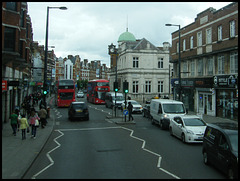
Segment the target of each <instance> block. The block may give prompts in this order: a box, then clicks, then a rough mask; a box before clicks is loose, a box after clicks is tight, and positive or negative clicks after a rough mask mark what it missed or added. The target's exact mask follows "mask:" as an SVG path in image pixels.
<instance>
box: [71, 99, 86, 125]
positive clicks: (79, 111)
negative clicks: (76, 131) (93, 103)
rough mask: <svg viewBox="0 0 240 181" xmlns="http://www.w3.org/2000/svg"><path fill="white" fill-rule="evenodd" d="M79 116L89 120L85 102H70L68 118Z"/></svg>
mask: <svg viewBox="0 0 240 181" xmlns="http://www.w3.org/2000/svg"><path fill="white" fill-rule="evenodd" d="M74 118H80V119H85V120H87V121H88V120H89V111H88V106H87V104H86V103H85V102H72V103H71V105H70V107H69V109H68V119H70V120H72V119H74Z"/></svg>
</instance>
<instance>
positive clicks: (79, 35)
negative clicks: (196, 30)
mask: <svg viewBox="0 0 240 181" xmlns="http://www.w3.org/2000/svg"><path fill="white" fill-rule="evenodd" d="M230 3H231V2H28V14H29V16H30V18H31V22H32V28H33V40H34V41H37V42H38V43H39V45H45V36H46V16H47V6H49V7H61V6H65V7H67V10H60V9H50V10H49V34H48V45H49V46H54V47H55V48H54V53H55V55H56V56H57V57H58V58H59V57H62V58H65V57H67V56H68V55H73V56H75V55H79V56H80V58H81V60H84V59H88V61H89V62H90V61H93V60H101V62H102V64H106V65H107V66H108V67H110V56H109V55H108V45H110V44H111V43H113V44H114V45H118V42H117V40H118V38H119V36H120V35H121V34H122V33H124V32H126V29H127V27H128V31H129V32H131V33H132V34H133V35H134V36H135V37H136V39H142V38H145V39H147V40H148V41H150V42H151V43H152V44H154V45H155V46H156V47H160V46H163V42H169V43H170V44H171V41H172V39H171V33H172V32H174V31H176V30H178V27H176V26H172V27H169V26H165V24H169V23H171V24H179V25H181V28H182V27H184V26H186V25H188V24H190V23H193V22H194V20H195V18H196V17H197V14H199V13H201V12H202V11H204V10H206V9H208V8H209V7H213V8H215V9H216V10H218V9H221V8H222V7H224V6H226V5H228V4H230ZM48 49H49V50H51V49H52V48H50V47H49V48H48Z"/></svg>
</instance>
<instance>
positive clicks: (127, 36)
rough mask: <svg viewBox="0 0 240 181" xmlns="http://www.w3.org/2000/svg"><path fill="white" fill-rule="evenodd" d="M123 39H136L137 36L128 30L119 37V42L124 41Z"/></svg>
mask: <svg viewBox="0 0 240 181" xmlns="http://www.w3.org/2000/svg"><path fill="white" fill-rule="evenodd" d="M122 41H136V38H135V36H134V35H133V34H132V33H130V32H128V30H127V31H126V32H124V33H122V34H121V35H120V36H119V38H118V42H122Z"/></svg>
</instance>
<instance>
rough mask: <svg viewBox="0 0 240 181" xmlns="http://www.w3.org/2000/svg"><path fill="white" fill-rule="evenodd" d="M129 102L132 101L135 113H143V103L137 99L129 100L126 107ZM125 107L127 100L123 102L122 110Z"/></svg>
mask: <svg viewBox="0 0 240 181" xmlns="http://www.w3.org/2000/svg"><path fill="white" fill-rule="evenodd" d="M129 102H131V104H132V105H133V110H132V112H133V113H142V109H143V108H142V105H141V104H139V103H138V102H137V101H135V100H127V105H126V108H127V106H128V103H129ZM123 109H125V101H124V102H123V103H122V110H123Z"/></svg>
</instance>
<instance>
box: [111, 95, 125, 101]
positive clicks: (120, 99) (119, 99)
mask: <svg viewBox="0 0 240 181" xmlns="http://www.w3.org/2000/svg"><path fill="white" fill-rule="evenodd" d="M113 100H115V97H113ZM116 100H117V101H123V100H124V99H123V96H117V97H116Z"/></svg>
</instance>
